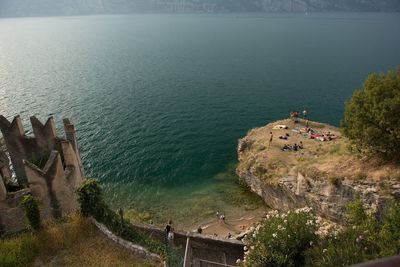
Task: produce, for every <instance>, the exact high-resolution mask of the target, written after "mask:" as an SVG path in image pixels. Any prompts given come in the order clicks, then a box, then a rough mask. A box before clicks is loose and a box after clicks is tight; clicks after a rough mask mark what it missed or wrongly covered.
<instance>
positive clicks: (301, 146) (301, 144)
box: [299, 141, 304, 149]
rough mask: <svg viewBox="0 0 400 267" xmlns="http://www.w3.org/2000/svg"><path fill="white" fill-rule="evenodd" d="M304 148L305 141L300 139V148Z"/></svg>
mask: <svg viewBox="0 0 400 267" xmlns="http://www.w3.org/2000/svg"><path fill="white" fill-rule="evenodd" d="M303 148H304V145H303V142H302V141H300V143H299V149H303Z"/></svg>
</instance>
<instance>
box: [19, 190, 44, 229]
mask: <svg viewBox="0 0 400 267" xmlns="http://www.w3.org/2000/svg"><path fill="white" fill-rule="evenodd" d="M22 205H23V206H24V209H25V215H26V217H27V218H28V220H29V225H30V226H31V227H32V229H33V230H39V229H40V227H41V225H42V222H41V219H40V211H39V206H38V203H37V201H36V200H35V199H34V198H33V196H31V195H26V196H24V198H23V199H22Z"/></svg>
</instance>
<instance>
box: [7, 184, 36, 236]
mask: <svg viewBox="0 0 400 267" xmlns="http://www.w3.org/2000/svg"><path fill="white" fill-rule="evenodd" d="M27 194H30V190H29V189H23V190H20V191H18V192H15V193H9V194H8V196H7V199H6V200H3V201H0V236H1V235H2V234H5V233H13V232H18V231H21V230H24V229H26V228H27V226H28V224H27V220H26V218H25V211H24V208H23V207H22V204H21V200H22V198H23V197H24V196H26V195H27Z"/></svg>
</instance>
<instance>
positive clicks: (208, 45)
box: [0, 13, 400, 223]
mask: <svg viewBox="0 0 400 267" xmlns="http://www.w3.org/2000/svg"><path fill="white" fill-rule="evenodd" d="M397 65H400V14H398V13H397V14H383V13H359V14H355V13H342V14H340V13H335V14H329V13H328V14H309V15H308V16H307V15H304V14H294V15H293V14H273V15H266V14H231V15H125V16H117V15H115V16H86V17H54V18H20V19H0V113H1V114H3V115H5V116H7V117H8V118H9V119H11V118H12V116H14V115H17V114H20V115H21V116H22V117H23V119H25V123H27V122H28V119H29V116H31V115H37V116H38V117H39V118H41V119H42V120H44V119H45V118H47V117H48V116H50V115H53V116H54V117H55V118H56V120H57V123H58V126H61V118H62V117H64V116H65V117H69V118H70V119H71V120H72V122H74V123H75V124H76V128H77V130H78V136H79V145H80V147H81V152H82V156H83V160H84V164H85V169H86V173H87V175H88V176H89V177H98V178H100V179H101V180H102V181H103V182H104V186H105V189H106V196H107V198H108V199H109V200H110V201H111V203H112V204H113V206H114V207H124V208H126V209H133V210H136V211H141V212H143V211H147V212H149V213H150V214H151V215H153V216H154V217H155V218H156V219H157V218H158V219H165V218H167V217H172V218H174V219H175V220H177V221H178V222H182V221H189V222H190V223H194V222H198V221H201V220H203V219H204V217H207V216H212V214H213V213H214V211H215V210H216V209H223V210H227V212H228V213H229V212H231V213H240V209H243V208H249V207H248V206H245V207H243V206H242V207H240V204H241V203H244V202H246V203H247V202H248V201H247V198H246V196H243V195H242V194H239V191H240V188H239V187H238V186H237V183H236V180H237V178H236V177H235V176H234V175H233V170H234V164H235V161H236V145H237V140H238V138H240V137H242V136H244V135H245V134H246V132H247V131H248V130H249V129H250V128H253V127H256V126H261V125H264V124H266V123H268V122H271V121H273V120H276V119H280V118H282V117H285V116H287V114H288V112H289V111H290V110H294V109H298V110H301V109H303V108H307V109H308V110H309V112H310V115H311V118H312V119H314V120H319V121H323V122H327V123H331V124H334V125H338V124H339V121H340V119H341V117H342V114H343V107H344V101H345V100H346V99H348V98H349V96H350V95H351V94H352V92H353V91H354V90H355V89H358V88H360V87H361V86H362V83H363V80H364V79H365V77H366V76H367V74H368V73H370V72H374V71H387V70H388V69H392V68H394V67H395V66H397Z"/></svg>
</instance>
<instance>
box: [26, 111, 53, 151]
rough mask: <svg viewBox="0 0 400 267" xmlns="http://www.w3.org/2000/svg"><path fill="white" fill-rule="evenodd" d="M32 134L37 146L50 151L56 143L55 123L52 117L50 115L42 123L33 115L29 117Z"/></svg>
mask: <svg viewBox="0 0 400 267" xmlns="http://www.w3.org/2000/svg"><path fill="white" fill-rule="evenodd" d="M30 121H31V125H32V129H33V134H34V136H35V138H36V143H37V146H38V147H39V148H40V149H41V150H43V151H47V152H49V151H51V150H53V149H54V147H55V145H56V137H57V131H56V124H55V122H54V118H53V117H50V118H48V119H47V121H46V123H45V124H44V125H43V124H42V123H41V122H40V121H39V120H38V119H37V118H36V117H35V116H32V117H31V118H30Z"/></svg>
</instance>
